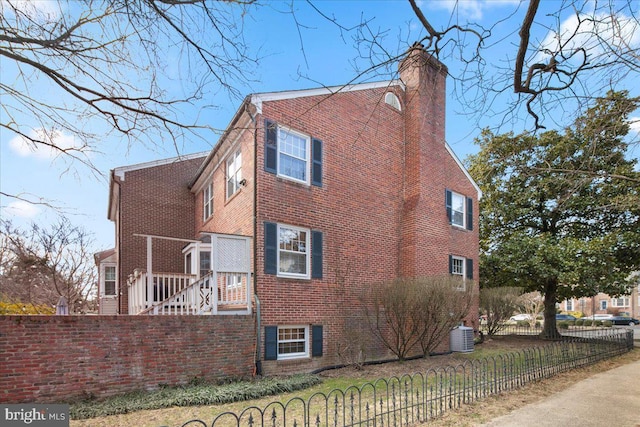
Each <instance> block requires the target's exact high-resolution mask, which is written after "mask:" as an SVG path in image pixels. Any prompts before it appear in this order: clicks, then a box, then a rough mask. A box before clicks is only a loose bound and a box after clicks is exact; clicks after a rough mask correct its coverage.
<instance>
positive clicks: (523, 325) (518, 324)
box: [516, 320, 531, 328]
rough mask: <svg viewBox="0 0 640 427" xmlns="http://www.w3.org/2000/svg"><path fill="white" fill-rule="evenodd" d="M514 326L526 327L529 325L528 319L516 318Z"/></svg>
mask: <svg viewBox="0 0 640 427" xmlns="http://www.w3.org/2000/svg"><path fill="white" fill-rule="evenodd" d="M516 326H520V327H521V328H528V327H529V326H531V325H530V324H529V321H528V320H518V322H517V323H516Z"/></svg>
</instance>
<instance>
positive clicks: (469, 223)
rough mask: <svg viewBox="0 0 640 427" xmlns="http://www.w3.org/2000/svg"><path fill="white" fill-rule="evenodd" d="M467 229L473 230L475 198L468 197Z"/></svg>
mask: <svg viewBox="0 0 640 427" xmlns="http://www.w3.org/2000/svg"><path fill="white" fill-rule="evenodd" d="M467 230H473V199H472V198H471V197H467Z"/></svg>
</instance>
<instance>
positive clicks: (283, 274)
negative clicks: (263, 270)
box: [276, 224, 311, 279]
mask: <svg viewBox="0 0 640 427" xmlns="http://www.w3.org/2000/svg"><path fill="white" fill-rule="evenodd" d="M282 229H287V230H292V231H296V232H304V233H305V235H306V238H305V244H304V245H305V252H299V251H289V250H284V249H282V248H281V247H280V246H281V242H280V236H281V233H282ZM277 236H278V259H277V261H276V262H277V264H276V265H277V266H278V274H277V276H278V277H292V278H299V279H309V278H311V230H309V229H308V228H301V227H295V226H293V225H286V224H278V227H277ZM281 252H292V253H304V254H305V255H306V259H305V271H306V273H305V274H299V273H290V272H287V271H281V270H280V254H281Z"/></svg>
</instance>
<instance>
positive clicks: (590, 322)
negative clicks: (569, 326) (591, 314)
mask: <svg viewBox="0 0 640 427" xmlns="http://www.w3.org/2000/svg"><path fill="white" fill-rule="evenodd" d="M583 324H584V326H591V325H593V320H591V319H584V323H583Z"/></svg>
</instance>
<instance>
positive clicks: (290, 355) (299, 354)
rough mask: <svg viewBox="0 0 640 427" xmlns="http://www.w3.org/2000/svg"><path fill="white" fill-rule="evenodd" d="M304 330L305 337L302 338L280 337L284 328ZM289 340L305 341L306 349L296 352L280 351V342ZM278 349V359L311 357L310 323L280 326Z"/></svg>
mask: <svg viewBox="0 0 640 427" xmlns="http://www.w3.org/2000/svg"><path fill="white" fill-rule="evenodd" d="M291 329H297V330H304V338H303V339H302V340H300V339H289V340H287V339H283V340H281V339H280V331H283V330H291ZM288 342H304V351H302V352H296V353H281V352H280V344H284V343H288ZM277 351H278V360H287V359H301V358H308V357H309V326H308V325H288V326H278V343H277Z"/></svg>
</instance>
